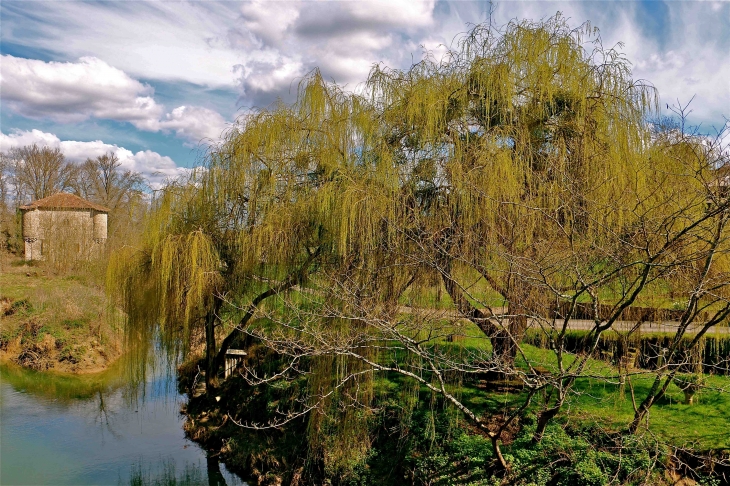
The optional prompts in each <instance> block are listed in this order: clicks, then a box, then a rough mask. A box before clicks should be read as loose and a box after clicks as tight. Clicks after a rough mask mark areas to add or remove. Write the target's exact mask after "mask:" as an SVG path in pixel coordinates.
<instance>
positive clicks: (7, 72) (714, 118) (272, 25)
mask: <svg viewBox="0 0 730 486" xmlns="http://www.w3.org/2000/svg"><path fill="white" fill-rule="evenodd" d="M490 9H491V10H493V13H492V22H493V23H494V24H496V25H504V24H505V23H507V22H509V21H510V20H513V19H531V20H540V19H545V18H548V17H550V16H552V15H555V14H556V12H561V13H562V14H563V15H564V16H565V17H567V18H568V22H569V23H570V25H571V26H574V27H578V26H579V25H581V24H583V23H584V22H587V21H588V22H590V24H591V26H594V27H597V28H598V29H599V30H600V35H601V38H602V41H603V45H604V46H605V47H611V46H614V45H617V46H618V47H620V49H621V51H622V52H623V53H624V54H625V55H626V57H627V58H628V59H629V61H631V63H632V66H633V76H634V79H644V80H647V81H649V82H651V83H652V84H653V85H654V86H655V87H656V88H657V89H658V91H659V94H660V96H661V103H662V106H663V107H664V108H665V112H666V106H667V105H670V106H671V105H677V104H681V105H685V104H686V103H688V102H689V101H690V100H692V103H691V105H690V106H689V108H690V109H691V110H692V111H691V113H690V116H689V123H691V124H693V125H699V126H700V130H701V131H702V132H703V133H708V134H711V133H713V132H714V130H716V129H719V128H721V127H723V126H724V125H725V124H726V123H727V120H726V118H725V117H726V116H727V117H730V54H728V53H730V1H723V2H713V1H679V0H676V1H638V0H636V1H580V2H575V1H574V2H552V1H540V2H538V1H501V2H493V3H492V4H491V6H490V4H489V3H486V2H475V1H468V0H463V1H443V0H429V1H418V0H390V1H367V0H361V1H357V0H353V1H315V0H307V1H276V0H268V1H261V0H254V1H245V2H239V1H226V2H217V1H207V0H206V1H203V0H198V1H184V0H182V1H164V2H160V1H157V2H154V1H153V2H145V1H130V0H117V1H105V2H92V1H88V2H81V1H52V2H43V1H31V0H22V1H14V0H2V2H0V55H1V56H2V57H1V58H0V131H1V132H2V133H0V151H7V150H9V149H11V148H13V147H17V146H23V145H27V144H31V143H38V144H45V145H49V146H52V147H59V148H61V150H63V152H64V154H65V155H66V157H67V159H68V160H70V161H72V162H81V161H83V160H85V159H86V158H88V157H96V156H98V155H101V154H103V153H106V152H109V151H112V152H115V153H116V154H117V156H118V157H119V159H120V161H121V162H122V164H123V166H124V167H125V168H128V169H132V170H136V171H138V172H141V173H142V174H143V175H145V176H146V177H147V178H148V180H149V181H150V183H151V184H152V185H153V187H154V186H157V185H159V184H161V183H163V182H164V180H165V179H166V178H172V177H175V176H176V175H178V174H180V173H182V172H184V171H185V170H189V169H190V168H192V167H194V166H196V165H198V164H200V163H201V157H202V156H203V155H204V154H205V151H206V150H207V147H208V146H209V145H210V144H214V143H215V141H216V140H219V138H220V136H221V134H222V133H224V131H225V130H226V129H227V128H228V127H230V126H231V124H232V123H234V122H235V120H236V119H237V118H238V117H240V116H242V115H243V114H245V113H246V112H247V111H249V110H252V109H257V108H266V107H267V106H270V105H271V104H272V103H273V102H275V101H276V100H277V99H278V98H280V99H282V100H284V101H292V100H293V98H294V94H295V92H296V87H297V82H298V81H299V80H301V79H302V77H303V76H305V75H306V74H307V73H308V72H310V71H311V70H312V69H314V68H316V67H318V68H319V69H320V70H321V72H322V74H323V75H324V76H325V78H326V79H329V80H332V81H334V82H336V83H338V84H339V85H342V86H345V87H346V88H347V89H356V88H357V87H358V85H360V84H361V83H362V82H364V81H365V79H366V78H367V75H368V72H369V71H370V69H371V68H372V66H373V65H374V64H376V63H381V64H383V65H385V66H388V67H391V68H399V69H407V68H408V67H409V66H410V65H411V64H412V63H414V62H417V61H419V60H420V59H421V58H422V57H423V55H424V52H426V51H431V52H433V53H434V54H436V55H439V54H440V53H443V52H445V50H446V48H447V47H448V46H454V45H455V40H458V37H459V35H461V34H463V33H464V32H466V31H467V30H468V29H469V28H470V26H472V25H474V24H478V23H480V22H485V21H486V20H488V18H489V15H490ZM619 43H620V44H619ZM693 97H694V98H693ZM667 114H668V112H667Z"/></svg>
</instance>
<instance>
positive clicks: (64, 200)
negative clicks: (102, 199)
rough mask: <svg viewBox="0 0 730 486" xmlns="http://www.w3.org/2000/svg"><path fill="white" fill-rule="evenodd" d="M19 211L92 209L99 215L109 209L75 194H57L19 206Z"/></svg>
mask: <svg viewBox="0 0 730 486" xmlns="http://www.w3.org/2000/svg"><path fill="white" fill-rule="evenodd" d="M20 209H22V210H24V211H27V210H29V209H93V210H95V211H99V212H101V213H108V212H109V208H105V207H104V206H102V205H100V204H95V203H93V202H91V201H87V200H86V199H84V198H82V197H79V196H76V195H75V194H69V193H68V192H59V193H56V194H53V195H52V196H48V197H44V198H43V199H38V200H37V201H33V202H32V203H30V204H26V205H25V206H20Z"/></svg>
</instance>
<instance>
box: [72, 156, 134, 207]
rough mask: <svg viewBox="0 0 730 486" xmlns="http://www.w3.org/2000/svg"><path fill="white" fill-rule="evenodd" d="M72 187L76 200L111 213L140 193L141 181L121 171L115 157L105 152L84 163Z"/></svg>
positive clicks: (130, 172) (131, 174)
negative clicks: (81, 199)
mask: <svg viewBox="0 0 730 486" xmlns="http://www.w3.org/2000/svg"><path fill="white" fill-rule="evenodd" d="M72 185H73V189H74V191H75V192H76V193H77V194H78V195H79V196H81V197H83V198H86V199H89V200H92V201H94V202H97V203H99V204H102V205H104V206H106V207H108V208H109V209H111V210H115V209H118V208H120V207H121V206H122V205H124V204H126V203H128V202H129V200H130V199H131V198H132V197H133V196H134V194H135V193H136V192H138V191H140V190H141V189H142V187H143V185H144V178H143V177H142V175H141V174H139V173H138V172H134V171H131V170H128V169H122V164H121V162H120V161H119V158H118V157H117V156H116V154H114V153H113V152H109V153H106V154H104V155H100V156H99V157H97V158H95V159H86V161H85V162H84V163H83V164H82V165H81V166H80V167H79V170H78V172H77V174H76V177H75V178H74V181H73V184H72Z"/></svg>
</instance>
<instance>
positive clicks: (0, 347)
mask: <svg viewBox="0 0 730 486" xmlns="http://www.w3.org/2000/svg"><path fill="white" fill-rule="evenodd" d="M100 280H101V278H99V277H96V276H95V275H93V274H92V273H91V272H76V273H75V274H58V273H55V272H52V271H50V270H49V269H46V268H45V267H44V266H43V265H42V264H40V265H38V264H33V265H28V264H26V263H25V262H22V261H17V260H16V261H12V262H9V263H8V262H7V261H6V262H5V264H4V265H3V266H2V273H0V361H10V362H13V363H16V364H18V365H21V366H23V367H26V368H30V369H34V370H37V371H57V372H64V373H98V372H101V371H104V370H105V369H107V368H108V367H109V366H110V365H111V364H112V363H114V362H115V361H116V360H117V359H118V358H119V357H120V356H121V354H122V315H121V313H120V311H119V310H118V309H116V308H115V307H114V306H112V305H111V304H110V301H109V299H108V298H107V296H106V295H105V293H104V289H103V288H102V286H101V284H100V283H99V281H100Z"/></svg>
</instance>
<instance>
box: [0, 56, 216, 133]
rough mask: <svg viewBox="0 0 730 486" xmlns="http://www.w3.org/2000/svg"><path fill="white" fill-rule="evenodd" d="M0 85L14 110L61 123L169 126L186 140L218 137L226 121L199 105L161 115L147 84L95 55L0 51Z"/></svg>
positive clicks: (142, 127) (152, 128) (144, 127)
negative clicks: (63, 58)
mask: <svg viewBox="0 0 730 486" xmlns="http://www.w3.org/2000/svg"><path fill="white" fill-rule="evenodd" d="M0 89H1V90H2V100H3V102H5V103H7V105H8V107H9V108H10V109H12V110H13V111H15V112H16V113H19V114H21V115H23V116H26V117H31V118H50V119H52V120H55V121H58V122H62V123H63V122H65V123H73V122H79V121H83V120H86V119H88V118H91V117H93V118H97V119H107V120H116V121H122V122H129V123H131V124H132V125H134V126H135V127H136V128H138V129H140V130H144V131H150V132H157V131H160V130H165V131H173V132H175V134H176V135H177V136H178V137H180V138H183V139H185V140H187V141H189V142H199V141H200V140H201V139H213V140H216V139H218V138H219V137H220V135H221V132H222V131H223V128H224V127H225V123H226V122H225V120H224V119H223V117H222V116H221V115H220V114H219V113H218V112H216V111H213V110H211V109H209V108H204V107H200V106H180V107H178V108H175V109H174V110H172V111H171V112H170V113H167V114H166V115H164V116H162V114H163V113H164V106H162V105H159V104H157V102H156V101H155V99H154V98H153V95H154V89H153V88H152V87H151V86H149V85H146V84H143V83H141V82H139V81H138V80H136V79H134V78H132V77H130V76H129V75H127V74H126V73H125V72H124V71H122V70H120V69H117V68H115V67H113V66H110V65H109V64H107V63H105V62H104V61H102V60H100V59H97V58H95V57H82V58H81V59H79V61H78V62H76V63H72V62H43V61H39V60H34V59H23V58H18V57H14V56H9V55H5V56H2V68H1V69H0ZM161 117H162V118H161Z"/></svg>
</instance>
